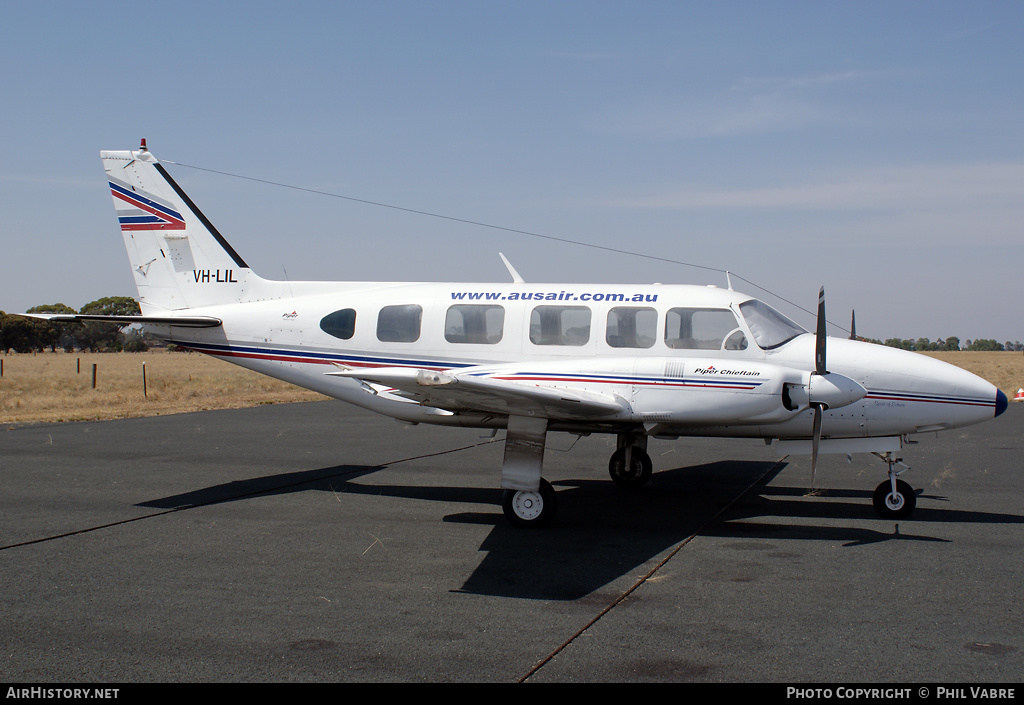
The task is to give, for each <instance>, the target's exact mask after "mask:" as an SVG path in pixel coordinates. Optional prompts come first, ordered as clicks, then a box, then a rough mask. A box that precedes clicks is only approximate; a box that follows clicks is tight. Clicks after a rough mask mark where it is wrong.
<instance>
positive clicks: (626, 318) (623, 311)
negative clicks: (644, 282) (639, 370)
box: [605, 306, 658, 348]
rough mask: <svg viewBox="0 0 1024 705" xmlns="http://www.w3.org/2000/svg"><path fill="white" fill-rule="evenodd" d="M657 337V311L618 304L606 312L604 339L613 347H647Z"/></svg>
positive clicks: (652, 343)
mask: <svg viewBox="0 0 1024 705" xmlns="http://www.w3.org/2000/svg"><path fill="white" fill-rule="evenodd" d="M657 338H658V312H657V311H655V310H654V309H653V308H639V307H632V306H620V307H617V308H613V309H612V310H611V311H609V312H608V326H607V328H606V329H605V340H606V341H607V342H608V345H610V346H611V347H613V348H649V347H651V346H652V345H654V341H655V340H657Z"/></svg>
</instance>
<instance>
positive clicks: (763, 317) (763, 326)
mask: <svg viewBox="0 0 1024 705" xmlns="http://www.w3.org/2000/svg"><path fill="white" fill-rule="evenodd" d="M740 313H741V314H743V320H745V321H746V322H747V327H748V328H750V333H751V334H752V335H753V336H754V342H756V343H757V345H758V347H760V348H761V349H762V350H772V349H774V348H778V347H781V346H782V345H785V344H786V343H788V342H789V341H791V340H792V339H793V338H795V337H797V336H798V335H803V334H804V333H806V332H807V331H805V330H804V329H803V328H801V327H800V326H798V325H797V324H796V323H793V321H791V320H789V319H788V318H786V317H785V316H783V315H782V314H781V313H779V312H778V311H776V310H775V309H774V308H772V307H771V306H769V305H768V304H766V303H764V302H762V301H758V300H757V299H751V300H750V301H745V302H743V303H741V304H740Z"/></svg>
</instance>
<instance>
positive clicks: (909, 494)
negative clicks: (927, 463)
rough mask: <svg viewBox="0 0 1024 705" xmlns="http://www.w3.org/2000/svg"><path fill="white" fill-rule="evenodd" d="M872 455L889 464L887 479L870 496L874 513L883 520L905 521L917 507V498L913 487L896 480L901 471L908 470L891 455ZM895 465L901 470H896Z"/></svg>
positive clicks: (900, 461)
mask: <svg viewBox="0 0 1024 705" xmlns="http://www.w3.org/2000/svg"><path fill="white" fill-rule="evenodd" d="M874 455H876V456H878V457H879V458H881V459H882V460H883V461H885V462H886V463H888V464H889V479H888V480H886V481H885V482H883V483H882V484H880V485H879V486H878V487H876V488H875V493H874V495H873V496H872V503H873V504H874V506H875V511H876V512H878V515H879V516H880V517H882V518H883V519H906V518H907V517H908V516H910V515H911V513H913V511H914V507H916V506H917V496H916V495H915V494H914V488H913V487H911V486H910V485H909V484H908V483H906V482H904V481H903V480H897V479H896V478H897V477H898V476H899V474H900V473H902V472H903V470H909V469H910V468H908V467H907V466H906V465H903V460H902V459H901V458H894V457H893V455H892V453H886V454H885V455H881V454H879V453H875V454H874ZM897 465H902V466H903V470H897V469H896V466H897Z"/></svg>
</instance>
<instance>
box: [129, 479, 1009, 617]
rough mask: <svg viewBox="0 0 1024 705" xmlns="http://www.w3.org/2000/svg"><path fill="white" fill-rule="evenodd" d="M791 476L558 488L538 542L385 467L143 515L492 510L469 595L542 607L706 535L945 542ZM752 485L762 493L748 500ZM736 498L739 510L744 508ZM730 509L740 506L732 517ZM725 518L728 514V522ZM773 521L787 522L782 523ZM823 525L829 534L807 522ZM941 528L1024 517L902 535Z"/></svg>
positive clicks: (936, 515)
mask: <svg viewBox="0 0 1024 705" xmlns="http://www.w3.org/2000/svg"><path fill="white" fill-rule="evenodd" d="M785 466H786V464H785V463H773V462H756V461H720V462H713V463H706V464H702V465H695V466H691V467H681V468H674V469H670V470H664V471H660V472H658V473H655V475H654V476H653V478H652V479H651V482H650V483H649V484H648V485H647V487H645V488H643V489H641V490H632V491H624V490H621V489H619V488H617V487H616V486H615V485H614V484H613V483H612V482H611V481H610V480H608V479H600V480H598V479H582V480H564V481H556V482H555V483H554V484H555V485H556V487H557V488H558V490H559V492H558V500H559V514H558V518H557V519H556V521H555V523H553V524H552V525H551V526H549V527H547V528H546V529H543V530H539V531H535V530H529V529H527V530H523V529H516V528H513V527H511V526H509V525H508V524H507V523H506V522H505V518H504V516H503V514H502V512H501V509H500V502H501V491H500V490H498V489H489V488H478V487H420V486H408V485H404V486H403V485H390V484H368V483H366V482H365V479H366V478H367V477H368V476H371V475H372V474H373V473H375V472H376V471H378V470H381V469H383V468H384V467H385V466H376V467H374V466H364V465H339V466H333V467H328V468H320V469H316V470H305V471H299V472H293V473H284V474H279V475H268V476H264V477H259V478H252V479H248V480H240V481H235V482H229V483H224V484H220V485H215V486H212V487H207V488H202V489H197V490H194V491H192V492H188V493H184V494H179V495H174V496H171V497H165V498H162V499H157V500H152V501H149V502H145V503H142V504H141V505H140V506H145V507H153V508H160V509H184V508H189V507H198V506H204V505H209V504H218V503H223V502H236V501H244V500H246V499H248V498H251V497H254V496H266V495H272V494H285V493H293V492H303V491H308V490H321V491H329V492H337V493H351V494H362V495H372V496H386V497H393V498H403V499H409V500H415V501H443V502H460V503H465V504H479V505H487V506H488V509H487V510H485V511H479V512H463V513H457V514H451V515H448V516H446V517H445V518H444V521H447V522H461V523H473V524H482V525H490V526H493V529H492V530H491V532H490V534H489V535H488V536H487V538H486V539H485V540H484V541H483V543H482V544H481V545H480V549H479V550H481V551H484V552H485V553H486V556H485V557H484V559H483V561H482V562H481V563H480V565H479V566H478V567H477V568H476V569H475V570H474V571H473V574H472V575H470V576H469V577H468V578H467V579H466V581H465V582H464V584H463V585H462V587H461V588H460V589H459V591H460V592H468V593H474V594H484V595H493V596H503V597H515V598H523V599H540V600H577V599H581V598H584V597H586V596H588V595H591V594H592V593H595V592H597V591H599V590H600V589H601V588H602V587H603V586H605V585H607V584H609V583H611V582H612V581H614V580H616V579H618V578H620V577H622V576H624V575H626V574H628V573H629V572H630V571H635V570H636V569H637V568H639V567H640V566H642V565H643V564H644V563H646V562H647V561H649V560H651V559H653V558H655V557H656V556H658V555H659V554H661V553H662V552H664V551H666V550H667V549H669V548H671V547H673V546H676V545H677V544H678V543H679V542H681V541H683V540H685V539H686V538H688V537H690V536H692V535H694V534H696V533H698V532H699V533H700V534H701V535H702V536H716V537H733V538H737V539H742V540H750V539H761V540H772V541H787V540H819V541H833V542H836V543H839V544H841V545H843V546H844V547H856V546H865V545H869V544H873V543H878V542H881V541H891V540H904V541H906V540H912V541H944V540H945V539H940V538H936V537H929V536H926V535H921V534H920V533H913V532H912V533H908V532H907V531H906V530H905V529H904V530H903V531H900V528H899V525H896V526H895V530H894V531H892V532H890V531H888V527H889V526H892V524H891V523H889V522H885V521H884V520H881V519H879V518H878V516H877V515H876V514H875V513H874V510H873V509H872V507H871V492H870V491H866V490H865V491H858V490H828V491H827V492H824V493H822V495H821V496H818V497H810V496H806V489H805V488H795V487H772V486H771V484H770V483H771V481H772V479H774V478H775V476H776V475H777V474H778V473H779V472H780V471H781V470H782V469H783V468H784V467H785ZM357 480H362V481H357ZM754 483H756V486H755V487H754V488H753V489H752V490H751V491H749V492H747V493H746V494H743V493H744V490H745V489H746V488H748V487H750V486H751V485H752V484H754ZM740 495H743V496H742V497H740ZM737 497H740V499H739V500H738V501H734V500H736V499H737ZM929 498H930V499H933V500H941V499H942V498H941V497H934V496H929ZM730 503H733V504H732V505H731V506H729V505H730ZM725 507H728V509H726V511H724V512H723V511H722V510H723V508H725ZM771 518H778V519H780V520H782V521H780V522H779V523H772V522H771V521H770V520H771ZM751 519H760V520H761V521H750V520H751ZM815 519H820V520H822V522H823V523H820V524H808V523H807V520H812V521H813V520H815ZM837 519H838V520H844V519H853V520H858V521H865V522H866V521H870V522H872V523H877V522H883V523H884V525H885V526H886V530H884V531H883V530H875V529H872V528H864V526H850V525H842V524H837V523H836V520H837ZM786 520H800V521H798V522H797V523H787V522H786ZM932 522H958V523H962V522H976V523H1024V517H1022V516H1016V515H1006V514H992V513H984V512H970V511H958V510H948V509H930V508H918V509H917V511H916V512H915V514H914V517H913V520H908V522H907V524H905V525H904V526H905V527H906V526H907V525H909V526H911V527H914V529H913V530H912V531H916V532H919V531H920V528H921V527H922V526H926V525H927V524H928V523H932Z"/></svg>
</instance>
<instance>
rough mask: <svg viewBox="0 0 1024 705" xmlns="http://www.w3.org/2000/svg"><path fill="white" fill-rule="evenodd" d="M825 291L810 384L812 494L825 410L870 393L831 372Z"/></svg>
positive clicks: (820, 294)
mask: <svg viewBox="0 0 1024 705" xmlns="http://www.w3.org/2000/svg"><path fill="white" fill-rule="evenodd" d="M825 326H826V321H825V287H821V290H820V291H819V292H818V325H817V328H816V329H815V333H814V371H813V372H811V375H810V379H809V380H808V384H807V398H808V404H809V405H810V407H811V409H813V410H814V425H813V426H812V430H811V491H813V490H814V473H815V470H817V468H818V451H819V449H820V446H821V421H822V418H823V417H824V415H825V409H838V408H840V407H843V406H846V405H847V404H853V403H855V402H858V401H860V400H861V399H863V398H864V397H865V396H866V395H867V393H868V391H867V389H865V388H864V386H863V385H862V384H861V383H860V382H857V381H856V380H854V379H850V378H849V377H847V376H845V375H843V374H840V373H838V372H829V371H828V363H827V357H826V354H825V353H826V350H825V347H826V341H827V339H828V335H827V333H826V330H825Z"/></svg>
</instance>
